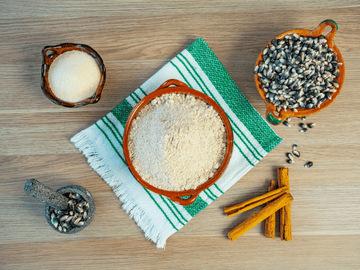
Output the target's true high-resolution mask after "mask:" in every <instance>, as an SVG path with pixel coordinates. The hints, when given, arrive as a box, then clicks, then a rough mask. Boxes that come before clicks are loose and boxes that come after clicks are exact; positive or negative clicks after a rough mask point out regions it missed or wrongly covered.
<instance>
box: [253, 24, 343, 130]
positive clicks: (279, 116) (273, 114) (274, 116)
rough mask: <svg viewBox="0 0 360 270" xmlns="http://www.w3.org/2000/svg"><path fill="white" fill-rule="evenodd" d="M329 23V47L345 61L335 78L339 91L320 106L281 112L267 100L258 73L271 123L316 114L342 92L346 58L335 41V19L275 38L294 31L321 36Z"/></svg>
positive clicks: (308, 35)
mask: <svg viewBox="0 0 360 270" xmlns="http://www.w3.org/2000/svg"><path fill="white" fill-rule="evenodd" d="M328 25H329V26H331V31H330V32H329V33H328V34H327V35H326V37H325V39H326V40H327V44H328V46H329V48H332V49H333V51H334V52H336V54H337V57H338V60H337V61H338V62H341V63H343V65H341V66H339V67H338V69H339V71H340V73H339V76H338V77H337V78H336V79H335V82H337V83H338V84H339V87H338V88H336V89H337V91H336V92H335V93H332V95H331V100H329V99H327V100H326V101H325V102H324V103H322V104H321V106H320V107H319V108H313V109H305V108H303V109H298V111H297V112H293V111H292V110H286V112H285V111H284V109H281V110H280V112H279V113H277V111H276V107H275V106H274V104H273V103H270V102H267V101H266V93H265V91H264V90H263V89H261V87H260V86H261V82H260V81H259V78H260V77H259V75H258V74H255V75H254V77H255V84H256V88H257V90H258V92H259V94H260V96H261V98H262V99H263V100H264V102H265V105H266V113H265V115H266V119H267V120H268V121H269V122H270V123H271V124H274V125H278V124H280V123H281V122H282V121H284V120H285V119H286V118H288V117H304V116H309V115H312V114H315V113H317V112H320V111H322V110H323V109H325V108H327V107H329V106H330V104H331V103H333V102H334V100H335V99H336V97H337V96H338V95H339V94H340V90H341V88H342V86H343V84H344V79H345V64H344V59H343V57H342V55H341V53H340V51H339V49H338V48H337V47H336V45H335V43H334V37H335V34H336V32H337V29H338V26H337V24H336V22H335V21H332V20H325V21H323V22H322V23H320V24H319V25H318V26H317V27H316V28H315V29H314V30H306V29H293V30H290V31H286V32H284V33H282V34H280V35H278V36H277V37H275V38H274V39H284V38H285V36H286V35H292V34H294V33H297V34H299V35H300V36H307V37H319V36H321V35H322V32H323V31H324V29H325V28H326V27H327V26H328ZM270 44H271V41H270V42H269V43H268V44H266V46H265V47H268V46H269V45H270ZM265 47H264V48H265ZM264 48H263V49H262V50H261V53H260V55H259V57H258V59H257V61H256V64H255V66H257V65H258V64H259V63H260V61H264V58H263V51H264Z"/></svg>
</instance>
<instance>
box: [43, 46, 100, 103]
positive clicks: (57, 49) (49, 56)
mask: <svg viewBox="0 0 360 270" xmlns="http://www.w3.org/2000/svg"><path fill="white" fill-rule="evenodd" d="M74 50H76V51H82V52H86V53H87V54H90V55H91V56H92V57H93V58H94V60H95V61H96V63H97V64H98V66H99V69H100V82H99V85H98V88H97V90H96V92H95V93H94V94H93V95H92V96H91V97H89V98H87V99H85V100H82V101H79V102H67V101H64V100H61V99H59V98H58V97H56V96H55V95H54V94H53V92H52V91H51V88H50V84H49V81H48V74H49V69H50V65H51V63H52V62H53V61H54V60H55V59H56V57H58V56H59V55H60V54H62V53H65V52H68V51H74ZM42 55H43V63H42V67H41V89H42V90H43V92H44V95H45V96H46V97H47V98H48V99H50V100H51V101H52V102H54V103H55V104H57V105H61V106H65V107H80V106H84V105H87V104H93V103H96V102H98V101H99V100H100V96H101V92H102V90H103V88H104V85H105V79H106V69H105V65H104V62H103V60H102V59H101V57H100V55H99V54H98V53H97V52H96V51H95V50H94V49H93V48H91V47H90V46H88V45H84V44H73V43H62V44H59V45H56V46H45V47H44V48H43V50H42Z"/></svg>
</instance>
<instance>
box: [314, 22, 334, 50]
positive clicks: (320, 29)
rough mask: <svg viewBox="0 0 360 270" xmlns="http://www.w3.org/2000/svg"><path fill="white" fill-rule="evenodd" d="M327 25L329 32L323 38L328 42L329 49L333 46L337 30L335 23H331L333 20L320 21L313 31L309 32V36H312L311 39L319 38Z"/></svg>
mask: <svg viewBox="0 0 360 270" xmlns="http://www.w3.org/2000/svg"><path fill="white" fill-rule="evenodd" d="M328 25H330V26H331V31H330V32H329V33H328V34H327V35H326V37H325V38H326V39H327V40H328V42H329V43H328V45H329V47H333V46H334V37H335V34H336V33H337V30H338V25H337V23H336V22H335V21H333V20H325V21H322V22H321V23H320V24H319V25H318V26H317V27H316V28H315V29H314V30H312V31H310V33H309V35H310V36H313V37H317V36H320V35H321V33H322V32H323V31H324V30H325V28H326V27H327V26H328Z"/></svg>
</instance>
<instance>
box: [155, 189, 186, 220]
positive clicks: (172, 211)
mask: <svg viewBox="0 0 360 270" xmlns="http://www.w3.org/2000/svg"><path fill="white" fill-rule="evenodd" d="M160 198H161V199H162V200H163V202H164V203H165V204H166V206H167V207H168V208H169V209H170V211H171V213H173V215H174V217H176V219H177V220H178V221H179V222H180V223H181V224H182V225H183V226H185V224H184V223H183V222H182V221H181V219H180V218H179V217H178V216H177V215H176V214H175V212H174V210H172V208H171V207H170V205H169V204H168V203H167V202H166V200H165V199H164V197H163V196H161V195H160Z"/></svg>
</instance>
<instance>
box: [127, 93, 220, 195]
mask: <svg viewBox="0 0 360 270" xmlns="http://www.w3.org/2000/svg"><path fill="white" fill-rule="evenodd" d="M129 152H130V159H131V160H132V162H133V164H134V167H135V169H136V171H137V172H138V173H139V174H140V176H141V178H142V179H143V180H145V181H146V182H148V183H150V184H151V185H153V186H155V187H157V188H160V189H164V190H171V191H181V190H189V189H195V188H196V187H197V186H199V185H201V184H203V183H205V182H206V181H207V180H208V179H209V178H211V177H212V176H213V175H214V174H215V173H216V171H217V169H218V168H219V166H220V164H221V163H222V162H223V159H224V156H225V152H226V132H225V127H224V123H223V121H222V119H221V118H220V116H219V114H218V113H217V112H216V111H215V109H214V108H213V107H212V106H209V105H208V104H207V103H205V102H204V101H202V100H200V99H197V98H195V97H194V96H191V95H184V94H168V95H162V96H161V97H158V98H156V99H154V100H152V101H151V103H150V104H148V105H146V106H145V107H144V108H143V109H142V110H141V111H140V112H139V114H138V116H137V117H136V118H135V119H134V121H133V123H132V126H131V128H130V133H129Z"/></svg>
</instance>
